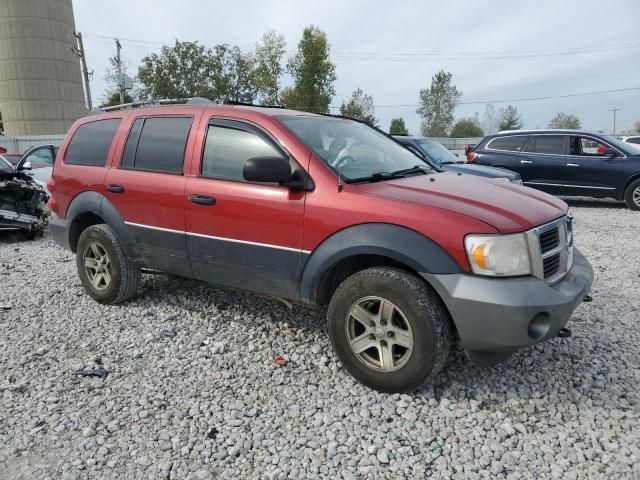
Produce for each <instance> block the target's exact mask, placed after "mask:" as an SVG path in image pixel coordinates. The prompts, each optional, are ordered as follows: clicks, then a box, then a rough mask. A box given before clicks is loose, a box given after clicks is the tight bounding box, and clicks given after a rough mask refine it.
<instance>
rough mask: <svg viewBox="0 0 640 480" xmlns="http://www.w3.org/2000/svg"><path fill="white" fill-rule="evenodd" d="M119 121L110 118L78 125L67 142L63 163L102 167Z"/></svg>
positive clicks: (105, 161)
mask: <svg viewBox="0 0 640 480" xmlns="http://www.w3.org/2000/svg"><path fill="white" fill-rule="evenodd" d="M120 121H121V119H119V118H110V119H107V120H96V121H95V122H89V123H83V124H82V125H80V126H79V127H78V129H77V130H76V131H75V133H74V134H73V138H72V139H71V141H70V142H69V146H68V147H67V153H66V154H65V158H64V163H66V164H67V165H88V166H92V167H104V165H105V164H106V163H107V154H108V153H109V147H110V146H111V142H112V141H113V137H114V136H115V134H116V131H117V130H118V126H119V125H120Z"/></svg>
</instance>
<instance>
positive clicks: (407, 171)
mask: <svg viewBox="0 0 640 480" xmlns="http://www.w3.org/2000/svg"><path fill="white" fill-rule="evenodd" d="M427 170H431V168H429V167H428V166H427V165H424V164H422V165H414V166H413V167H410V168H403V169H402V170H394V171H393V172H391V173H392V174H394V175H411V174H412V173H424V174H425V175H426V174H427V173H429V172H428V171H427Z"/></svg>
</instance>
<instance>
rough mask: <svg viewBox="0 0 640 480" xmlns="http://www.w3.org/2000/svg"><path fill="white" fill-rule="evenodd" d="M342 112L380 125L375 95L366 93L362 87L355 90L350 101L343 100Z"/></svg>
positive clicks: (371, 123)
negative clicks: (374, 100)
mask: <svg viewBox="0 0 640 480" xmlns="http://www.w3.org/2000/svg"><path fill="white" fill-rule="evenodd" d="M340 114H341V115H345V116H347V117H351V118H356V119H358V120H362V121H363V122H366V123H368V124H370V125H378V119H377V118H376V111H375V108H374V107H373V97H372V96H371V95H367V94H365V93H364V92H363V91H362V89H361V88H357V89H356V90H354V91H353V93H352V94H351V98H349V100H348V101H346V102H342V105H341V106H340Z"/></svg>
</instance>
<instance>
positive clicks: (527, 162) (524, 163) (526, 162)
mask: <svg viewBox="0 0 640 480" xmlns="http://www.w3.org/2000/svg"><path fill="white" fill-rule="evenodd" d="M520 163H522V164H523V165H529V164H531V163H533V162H532V161H531V160H520Z"/></svg>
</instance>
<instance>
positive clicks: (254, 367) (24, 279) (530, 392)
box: [0, 200, 640, 479]
mask: <svg viewBox="0 0 640 480" xmlns="http://www.w3.org/2000/svg"><path fill="white" fill-rule="evenodd" d="M571 203H572V209H573V212H574V215H575V217H576V232H577V233H576V242H577V245H578V247H579V248H581V249H582V251H583V252H584V253H585V254H586V255H587V257H588V258H589V259H590V260H591V262H592V264H593V266H594V269H595V272H596V281H595V284H594V288H593V291H592V294H593V297H594V301H593V303H590V304H583V305H582V306H580V307H579V308H578V310H577V311H576V313H575V315H574V317H573V319H572V322H571V323H570V325H569V326H570V327H571V328H572V330H573V337H572V338H570V339H564V340H561V339H555V340H552V341H550V342H548V343H546V344H544V345H538V346H536V347H534V348H531V349H528V350H526V351H522V352H519V353H517V354H515V355H514V356H513V357H512V358H511V359H510V360H509V361H507V362H506V363H504V364H502V365H499V366H497V367H493V368H479V367H474V366H473V365H471V364H470V363H469V361H467V359H466V357H465V356H464V355H463V354H462V353H460V352H453V353H452V355H451V356H450V358H449V363H448V365H447V367H445V370H444V371H443V372H442V373H441V374H440V375H439V376H438V377H437V378H436V381H435V383H434V384H433V385H430V386H425V387H424V388H422V389H421V390H420V391H418V392H416V393H414V394H412V395H384V394H379V393H377V392H374V391H371V390H368V389H367V388H365V387H363V386H361V385H359V384H357V383H356V382H355V381H354V380H352V379H351V378H350V377H349V376H348V375H347V374H346V373H345V371H344V370H343V369H342V368H341V366H340V365H339V363H338V362H337V361H336V359H335V357H334V356H333V354H332V352H331V348H330V344H329V341H328V339H327V337H326V327H325V312H324V311H313V310H306V309H303V308H300V307H294V308H293V309H292V310H289V309H288V308H287V307H286V306H285V305H283V304H282V303H280V302H278V301H276V300H272V299H267V298H261V297H256V296H253V295H250V294H244V293H238V292H232V291H227V290H222V289H216V288H213V287H209V286H206V285H203V284H200V283H197V282H192V281H185V280H177V279H170V278H167V277H165V276H147V277H146V278H145V281H144V285H143V288H142V291H141V292H140V296H139V298H138V299H137V300H135V301H133V302H130V303H128V304H126V305H123V306H100V305H98V304H97V303H95V302H93V301H92V300H91V299H90V298H89V297H88V296H87V295H85V294H84V292H83V289H82V287H81V285H80V282H79V280H78V277H77V274H76V271H75V264H74V261H73V257H72V255H71V254H69V253H68V252H65V251H63V250H62V249H60V248H59V247H57V246H56V245H55V244H54V243H53V242H52V241H51V240H50V239H49V238H46V237H45V238H44V239H41V240H37V241H33V242H23V241H18V240H16V239H11V238H8V237H6V236H5V237H2V238H0V282H1V285H2V286H1V287H0V288H1V295H2V296H1V297H0V305H5V306H7V305H10V306H11V307H12V308H10V309H8V310H4V311H2V310H0V372H1V376H0V478H2V479H7V478H11V479H14V478H15V479H20V478H25V479H27V478H28V479H32V478H51V479H53V478H55V479H58V478H62V479H74V478H118V479H127V478H153V479H158V478H161V479H165V478H167V479H168V478H171V479H173V478H179V479H184V478H192V479H207V478H234V479H245V478H247V479H262V478H269V479H283V478H291V479H303V478H325V477H327V478H328V477H331V478H334V479H355V478H358V479H360V478H367V479H368V478H394V479H396V478H410V479H414V478H425V477H429V476H431V477H432V478H454V479H474V478H536V479H537V478H567V479H571V478H603V479H605V478H606V479H613V478H615V479H622V478H636V479H637V478H640V442H639V438H640V422H639V419H640V411H639V410H640V390H639V388H638V385H640V368H639V366H640V334H639V333H638V329H637V325H638V321H639V320H640V301H639V298H640V278H639V277H640V266H639V261H638V244H639V243H638V238H639V237H640V213H638V212H631V211H628V210H625V209H623V208H621V207H620V206H619V204H617V203H613V202H597V201H587V200H578V201H576V200H573V201H571ZM275 355H282V356H283V357H284V358H286V359H287V360H288V363H287V364H286V365H285V366H278V365H277V364H276V363H275V362H274V361H273V357H274V356H275ZM87 367H89V368H95V369H104V370H105V371H107V372H108V376H107V377H106V379H104V380H103V379H101V378H97V377H85V376H81V375H79V374H77V373H76V371H78V370H80V369H83V368H87ZM100 371H101V370H95V371H94V373H99V372H100Z"/></svg>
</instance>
